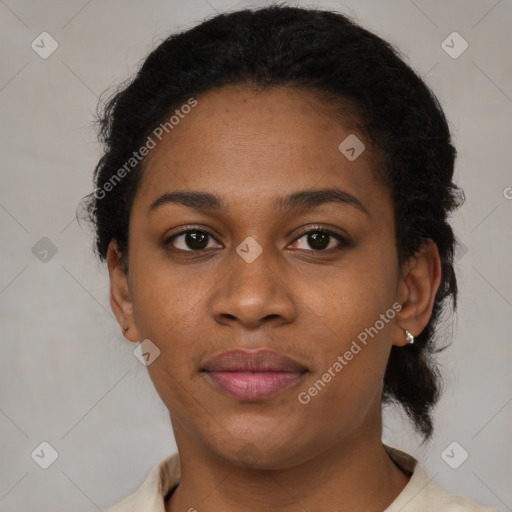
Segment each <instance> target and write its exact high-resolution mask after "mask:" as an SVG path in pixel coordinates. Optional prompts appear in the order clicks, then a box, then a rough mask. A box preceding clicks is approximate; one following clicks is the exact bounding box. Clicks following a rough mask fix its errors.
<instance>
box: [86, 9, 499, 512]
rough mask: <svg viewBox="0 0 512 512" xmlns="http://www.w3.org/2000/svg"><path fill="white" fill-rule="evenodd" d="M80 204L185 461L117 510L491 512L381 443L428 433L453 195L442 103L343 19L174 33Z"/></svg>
mask: <svg viewBox="0 0 512 512" xmlns="http://www.w3.org/2000/svg"><path fill="white" fill-rule="evenodd" d="M100 121H101V139H102V141H103V142H104V144H105V152H104V155H103V156H102V158H101V160H100V162H99V163H98V166H97V168H96V171H95V186H96V188H95V191H94V193H93V194H91V196H89V198H88V208H89V211H90V213H91V217H92V220H93V222H94V224H95V229H96V242H97V243H96V245H97V252H98V254H99V257H100V258H101V259H102V260H106V261H107V263H108V270H109V276H110V283H111V295H110V300H111V305H112V309H113V311H114V313H115V315H116V317H117V319H118V321H119V324H120V326H121V328H122V331H123V333H124V336H125V337H126V338H127V339H128V340H130V341H132V342H134V343H136V342H139V341H142V343H141V348H140V356H141V360H143V361H144V363H145V364H146V365H147V369H148V372H149V375H150V378H151V379H152V382H153V383H154V386H155V388H156V390H157V392H158V393H159V396H160V397H161V399H162V400H163V402H164V403H165V405H166V407H167V408H168V410H169V414H170V420H171V424H172V429H173V433H174V436H175V439H176V444H177V447H178V454H174V455H171V456H169V457H167V458H166V459H164V460H163V461H162V462H161V463H160V464H158V465H157V466H156V467H155V468H154V469H153V470H152V471H151V473H150V474H149V475H148V477H147V479H146V481H145V482H144V484H143V485H142V486H141V487H140V488H139V489H138V490H137V491H136V492H135V493H134V494H133V495H131V496H130V497H128V498H126V499H125V500H123V501H122V502H121V503H118V504H117V505H116V506H114V507H112V508H110V509H109V512H120V511H129V510H130V511H131V510H133V511H135V510H138V511H140V510H144V511H148V512H149V511H152V512H153V511H159V512H164V511H166V512H176V511H178V510H189V511H193V510H198V511H209V512H216V511H223V512H228V511H235V510H237V511H238V510H247V511H267V510H280V511H295V510H307V511H317V510H318V511H319V510H322V511H326V510H327V511H338V512H341V511H359V510H364V511H367V512H369V511H382V510H386V511H387V512H398V511H402V512H411V511H427V510H429V511H430V510H435V511H449V510H450V511H454V510H460V511H462V510H464V511H483V510H490V509H484V508H482V507H480V506H479V505H477V504H475V503H473V502H471V501H469V500H468V499H465V498H462V497H458V496H454V495H451V494H449V493H447V492H446V491H445V490H443V489H442V488H441V487H439V486H438V485H437V484H436V483H435V482H433V481H431V479H430V478H429V477H428V476H427V474H426V473H425V471H424V470H423V469H422V468H421V466H419V464H418V463H417V461H416V460H415V459H414V458H413V457H411V456H410V455H408V454H406V453H404V452H401V451H399V450H397V449H394V448H392V447H389V446H386V445H384V444H383V443H382V440H381V434H382V421H381V407H382V404H383V403H384V402H389V401H394V402H396V403H399V404H400V405H401V406H402V408H403V410H404V412H405V413H406V414H407V415H408V417H409V418H410V420H411V421H412V422H413V425H414V426H415V428H416V429H417V431H418V432H419V433H420V434H422V435H423V436H424V438H425V440H428V439H429V438H430V437H431V435H432V431H433V421H432V416H431V412H432V408H433V406H434V405H435V403H436V401H437V400H438V397H439V389H440V384H439V375H438V371H437V367H436V364H435V360H434V358H433V353H434V351H435V348H436V342H437V344H439V342H440V341H441V340H436V336H435V327H436V325H437V323H438V321H439V318H440V315H441V313H442V311H443V309H444V308H445V307H446V306H447V303H448V302H449V301H450V300H451V301H452V302H453V305H454V306H456V297H457V283H456V277H455V271H454V266H453V252H454V244H455V243H456V240H455V238H454V234H453V231H452V229H451V227H450V226H449V224H448V222H447V218H448V215H449V214H450V213H451V212H452V211H453V210H455V209H456V208H457V207H458V206H459V205H460V204H461V202H462V194H461V193H460V192H461V191H460V189H458V187H457V186H456V185H455V184H454V183H453V182H452V178H453V166H454V159H455V155H456V153H455V149H454V148H453V146H452V144H451V139H450V133H449V130H448V126H447V122H446V119H445V116H444V114H443V111H442V109H441V107H440V106H439V104H438V102H437V100H436V98H435V96H434V95H433V93H432V92H431V91H430V90H429V89H428V87H427V86H426V85H425V84H424V83H423V82H422V81H421V79H420V78H419V77H418V76H417V75H416V74H415V73H414V72H413V71H412V70H411V69H410V68H409V67H408V66H407V65H406V64H405V63H404V62H403V61H402V60H401V59H400V57H399V56H398V55H397V53H396V52H395V50H393V49H392V47H391V46H390V45H389V44H388V43H386V42H384V41H383V40H382V39H380V38H378V37H377V36H375V35H374V34H372V33H370V32H368V31H366V30H364V29H363V28H361V27H359V26H358V25H356V24H354V23H353V22H352V21H350V20H349V19H347V18H346V17H344V16H342V15H341V14H338V13H332V12H327V11H320V10H307V9H300V8H291V7H282V6H274V7H269V8H264V9H259V10H253V11H251V10H243V11H238V12H234V13H231V14H223V15H219V16H216V17H214V18H213V19H210V20H208V21H205V22H203V23H202V24H200V25H198V26H196V27H195V28H192V29H190V30H188V31H186V32H183V33H180V34H176V35H173V36H171V37H169V38H168V39H167V40H165V41H164V42H163V43H162V44H160V45H159V46H158V47H157V48H156V49H155V50H154V51H153V52H152V53H151V54H150V55H149V56H148V57H147V58H146V60H145V62H144V64H143V66H142V67H141V69H140V71H139V72H138V74H137V76H136V77H135V78H134V79H133V81H132V82H131V83H130V84H129V85H127V86H126V87H125V88H124V89H122V90H120V91H118V92H117V93H116V94H115V95H114V96H113V97H112V98H111V99H110V100H109V102H108V103H107V105H106V107H105V109H104V112H103V116H102V117H101V119H100Z"/></svg>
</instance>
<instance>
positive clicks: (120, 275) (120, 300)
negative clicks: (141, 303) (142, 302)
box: [107, 240, 139, 342]
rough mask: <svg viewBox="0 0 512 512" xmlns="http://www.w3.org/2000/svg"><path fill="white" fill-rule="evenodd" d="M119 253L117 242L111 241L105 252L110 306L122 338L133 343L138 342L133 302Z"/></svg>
mask: <svg viewBox="0 0 512 512" xmlns="http://www.w3.org/2000/svg"><path fill="white" fill-rule="evenodd" d="M120 258H121V253H120V252H119V250H118V247H117V242H116V241H115V240H111V241H110V244H109V246H108V250H107V265H108V273H109V277H110V306H111V307H112V311H113V312H114V315H115V316H116V318H117V321H118V323H119V325H120V326H121V329H122V332H123V336H124V337H125V338H126V339H127V340H129V341H133V342H137V341H139V336H138V332H137V327H136V326H135V320H134V315H133V302H132V297H131V293H130V287H129V284H128V272H127V271H125V270H124V269H123V268H121V266H120Z"/></svg>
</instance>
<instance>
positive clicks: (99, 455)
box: [0, 0, 512, 512]
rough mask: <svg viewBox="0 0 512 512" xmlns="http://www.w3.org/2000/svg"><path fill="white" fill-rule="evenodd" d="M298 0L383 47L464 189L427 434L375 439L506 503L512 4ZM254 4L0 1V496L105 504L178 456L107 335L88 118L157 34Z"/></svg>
mask: <svg viewBox="0 0 512 512" xmlns="http://www.w3.org/2000/svg"><path fill="white" fill-rule="evenodd" d="M293 4H295V5H307V6H319V7H327V8H332V9H337V10H340V11H341V12H344V13H347V14H349V15H352V16H354V17H355V19H356V20H358V21H359V22H360V23H362V24H363V26H365V27H367V28H369V29H371V30H374V31H375V32H377V33H378V34H379V35H381V36H382V37H384V38H385V39H387V40H389V41H390V42H391V43H393V44H395V45H396V46H397V47H398V48H399V49H400V50H401V51H402V52H403V53H404V54H405V55H406V59H407V61H408V62H409V63H410V64H411V65H412V66H413V67H414V68H415V69H416V70H417V71H418V72H419V73H420V74H421V75H423V76H424V77H425V80H426V81H427V83H428V84H430V85H431V87H432V88H433V89H434V91H435V93H436V94H437V96H438V98H439V100H440V101H441V104H442V105H443V107H444V109H445V111H446V114H447V117H448V119H449V121H450V125H451V128H452V130H453V136H454V140H455V144H456V146H457V148H458V151H459V158H458V161H457V182H458V183H459V185H460V186H462V187H463V189H464V191H465V193H466V197H467V199H466V203H465V205H464V206H463V207H462V208H461V209H460V210H459V211H458V212H457V213H456V214H455V216H454V218H453V226H454V228H455V231H456V233H457V235H458V236H459V237H460V240H461V241H462V243H463V244H464V245H463V246H462V247H461V249H460V251H459V253H458V262H457V263H458V277H459V286H460V294H461V295H460V307H459V310H458V312H457V314H456V316H455V320H454V322H451V323H450V322H448V323H446V325H445V332H446V334H447V335H448V336H450V335H452V334H453V340H454V341H453V345H452V347H451V348H450V349H449V350H447V351H446V352H445V353H444V355H443V357H442V360H441V361H442V366H443V371H444V375H445V378H446V381H445V382H446V391H445V393H444V395H443V397H442V400H441V402H440V405H439V407H438V409H437V411H436V434H435V438H434V440H433V441H432V442H431V443H430V444H429V445H428V446H423V447H420V446H419V445H420V439H419V438H418V437H416V436H414V434H413V433H412V431H411V429H410V427H408V425H407V424H406V423H405V422H404V421H403V420H402V419H400V417H399V416H398V415H397V414H396V411H393V410H391V409H390V410H387V411H386V415H385V421H386V424H385V430H384V440H385V441H386V442H388V443H389V444H392V445H394V446H397V447H399V448H402V449H405V450H408V451H409V452H410V453H412V454H413V455H415V456H416V457H417V458H419V459H420V460H421V462H422V464H423V465H424V466H425V468H426V469H427V471H428V472H429V474H430V476H432V477H433V478H434V480H435V481H436V482H437V483H439V484H441V485H443V486H444V487H445V488H447V489H448V490H450V491H451V492H454V493H458V494H462V495H465V496H467V497H469V498H471V499H473V500H476V501H478V502H480V503H482V504H485V505H487V506H494V507H497V508H499V509H500V510H512V508H511V507H512V485H511V484H512V482H511V475H512V457H511V452H512V450H511V436H510V432H511V431H512V429H511V418H512V385H511V383H512V376H511V372H510V371H509V366H510V362H511V350H512V349H511V346H512V345H511V343H510V332H511V328H512V320H511V318H512V272H511V270H510V261H511V260H512V258H511V255H512V247H511V246H512V237H511V234H512V233H511V227H510V224H511V223H510V220H511V213H512V199H510V197H512V189H511V188H510V187H511V186H512V176H511V172H510V151H509V150H510V144H511V128H510V119H511V114H512V99H511V98H512V81H511V79H512V61H511V59H510V48H511V47H512V36H511V27H512V3H511V1H510V0H501V1H497V0H481V1H472V2H468V1H462V0H461V1H448V2H447V1H444V0H436V1H425V0H415V1H412V0H386V1H381V0H359V1H353V2H348V1H346V2H334V1H325V2H316V3H311V2H309V3H306V2H294V3H293ZM293 4H292V5H293ZM259 5H264V2H251V3H248V2H238V3H237V2H233V1H227V0H225V1H222V0H208V1H206V0H188V1H186V2H177V1H163V0H160V1H157V0H153V1H145V2H136V1H123V2H121V1H110V2H99V1H97V0H92V1H86V0H74V1H66V2H64V1H46V2H35V1H32V2H29V1H14V0H0V20H1V21H0V44H1V48H2V50H1V53H2V65H1V66H0V109H1V112H2V124H1V141H2V159H1V173H2V176H1V179H2V187H1V191H0V225H1V229H2V236H1V248H2V264H1V269H0V307H1V315H2V320H1V325H2V330H1V344H2V345H1V353H2V356H1V359H0V364H1V374H0V375H1V377H0V378H1V386H0V431H1V437H0V450H1V451H0V510H1V511H14V510H16V511H29V510H37V511H38V512H46V511H52V512H61V511H68V510H71V509H72V510H75V511H77V512H78V511H88V510H103V509H105V508H107V507H108V506H110V505H112V504H113V503H115V502H117V501H119V500H120V499H122V498H124V497H125V496H127V495H128V494H130V493H131V492H133V491H134V490H135V489H136V488H137V487H138V486H139V485H140V484H141V483H142V481H143V480H144V479H145V477H146V476H147V474H148V472H149V470H150V469H151V468H152V467H153V466H154V465H155V464H156V463H157V462H159V461H160V460H161V459H163V458H164V457H165V456H167V455H169V454H171V453H174V451H175V443H174V440H173V436H172V431H171V428H170V424H169V419H168V414H167V410H166V409H165V406H164V405H163V403H162V402H161V401H160V398H159V397H158V395H157V394H156V391H154V388H153V386H152V383H151V381H150V380H149V377H148V376H147V371H146V368H145V367H144V366H143V365H142V364H141V363H140V362H139V361H138V359H136V358H135V357H134V355H133V350H134V348H135V346H136V345H134V344H131V343H129V342H127V341H126V340H124V338H123V337H122V336H121V334H120V332H119V327H118V325H117V323H116V322H115V321H114V319H113V315H112V313H111V311H110V306H109V303H108V275H107V271H106V268H105V267H103V266H101V265H99V264H98V263H97V261H96V260H95V259H94V257H93V254H92V247H91V244H92V239H91V235H90V233H88V232H87V231H86V230H85V227H84V228H81V227H80V226H79V225H78V223H77V222H76V220H75V210H76V207H77V203H78V201H79V200H80V199H81V198H82V197H83V196H84V195H85V194H87V193H88V192H90V191H91V190H92V184H91V174H92V169H93V167H94V165H95V163H96V161H97V159H98V157H99V155H100V147H99V145H98V143H97V142H96V139H95V132H94V128H93V127H92V126H91V124H90V122H91V119H92V112H93V111H94V110H95V108H96V104H97V101H98V95H99V94H100V93H102V92H103V91H104V90H105V89H107V88H108V87H110V86H112V85H113V84H114V83H119V82H121V80H123V79H126V78H128V77H129V76H131V75H132V74H133V73H134V72H135V71H136V69H137V67H138V65H139V63H140V61H141V59H142V58H143V57H144V56H145V55H146V54H147V53H148V52H149V51H150V50H151V48H153V47H154V45H156V44H157V43H158V42H159V41H160V40H161V39H162V38H164V37H165V36H166V35H167V34H168V33H169V32H171V31H174V30H176V29H183V28H188V27H191V26H193V25H195V24H196V23H197V22H199V21H200V20H202V19H203V18H204V17H206V16H209V15H211V14H214V13H215V11H216V10H217V11H225V10H228V9H233V8H235V9H239V8H242V7H244V6H259ZM43 31H47V32H49V33H50V34H51V35H52V37H53V38H55V40H56V41H57V42H58V44H59V47H58V49H57V50H56V51H55V53H53V54H52V55H51V56H50V57H49V58H47V59H42V58H41V57H40V56H39V55H38V54H37V53H36V52H35V51H34V50H33V49H32V48H31V43H32V41H33V40H34V39H36V37H37V36H38V35H39V34H40V33H41V32H43ZM453 31H457V32H459V33H460V34H461V35H462V36H463V38H464V39H465V40H467V42H468V43H469V48H468V49H467V50H466V51H465V52H464V53H463V54H462V55H461V56H460V57H458V58H456V59H454V58H452V57H450V56H449V55H448V54H447V53H446V52H445V51H444V50H443V48H442V47H441V42H442V41H443V40H445V38H446V37H447V36H448V35H449V34H450V33H451V32H453ZM507 187H508V188H507ZM507 196H508V197H507ZM43 237H47V238H48V239H50V240H51V242H52V243H53V244H54V245H55V247H56V248H57V253H56V254H55V255H53V256H52V253H51V252H49V253H48V254H47V255H46V256H45V255H44V253H42V252H41V250H43V249H44V247H45V246H44V244H45V243H46V244H47V243H48V242H40V244H43V249H41V247H40V246H37V247H39V253H38V251H37V250H35V251H34V252H36V254H34V252H33V250H32V248H33V246H34V245H35V244H36V243H37V242H38V241H39V240H40V239H41V238H43ZM37 253H38V254H37ZM45 257H46V259H47V261H41V259H43V260H44V258H45ZM507 261H508V262H509V263H508V264H507V263H506V262H507ZM43 441H46V442H48V443H50V444H51V445H52V446H53V447H54V448H55V450H56V451H57V452H58V458H57V460H56V461H55V462H54V463H53V464H52V465H51V466H50V467H49V468H48V469H42V468H41V467H39V465H37V464H36V462H35V461H34V460H33V459H32V458H31V453H32V452H33V451H34V450H35V449H36V448H37V447H38V446H39V445H40V443H41V442H43ZM453 441H456V442H457V443H459V445H460V446H461V447H462V448H463V449H465V450H466V451H467V452H468V453H469V458H468V459H467V460H466V461H465V462H464V463H463V464H462V465H460V467H458V469H452V468H451V467H450V466H449V465H448V464H447V463H446V462H445V460H443V458H442V456H441V453H442V452H443V450H444V449H445V448H446V447H447V446H448V445H449V444H450V443H452V442H453ZM461 453H462V452H461V448H459V447H457V448H456V449H455V451H454V452H452V459H453V458H454V457H455V458H457V457H460V456H461ZM453 454H454V455H453Z"/></svg>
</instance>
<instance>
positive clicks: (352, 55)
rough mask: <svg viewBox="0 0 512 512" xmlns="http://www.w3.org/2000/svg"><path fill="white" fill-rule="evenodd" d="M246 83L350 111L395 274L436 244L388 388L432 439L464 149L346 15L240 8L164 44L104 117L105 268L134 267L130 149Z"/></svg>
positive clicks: (101, 226) (404, 72) (393, 358)
mask: <svg viewBox="0 0 512 512" xmlns="http://www.w3.org/2000/svg"><path fill="white" fill-rule="evenodd" d="M243 84H245V85H248V86H250V87H253V88H258V89H260V90H264V89H265V88H267V87H273V86H287V87H294V88H301V89H305V90H308V91H311V92H314V93H316V94H318V95H319V97H321V98H322V99H324V100H325V101H326V102H327V101H328V102H329V104H330V105H331V106H332V107H333V108H334V110H333V111H336V110H337V109H338V107H339V111H343V109H345V111H346V106H347V105H349V106H350V107H352V110H353V111H355V112H356V113H357V117H356V118H357V121H358V123H360V125H359V126H360V128H361V129H362V133H364V134H365V135H366V137H367V138H368V140H369V141H371V143H372V147H373V149H374V152H375V153H376V154H377V155H378V160H377V164H378V165H375V169H374V170H373V172H374V173H375V176H376V177H377V178H378V179H379V180H381V181H382V182H383V183H384V184H385V185H386V186H387V187H388V189H389V190H390V192H391V197H392V201H393V208H394V219H395V221H394V222H395V233H396V242H395V243H396V248H397V254H398V262H397V264H398V267H399V268H400V267H401V265H402V263H403V262H405V261H406V259H407V258H409V257H410V256H413V255H415V254H416V253H417V251H418V250H419V248H420V246H421V244H422V243H423V242H424V241H425V239H427V238H430V239H432V240H433V241H434V243H435V244H436V246H437V248H438V252H439V255H440V259H441V271H442V276H441V283H440V286H439V289H438V291H437V294H436V297H435V303H434V306H433V311H432V315H431V318H430V320H429V322H428V324H427V326H426V327H425V329H424V330H423V332H421V334H419V335H418V336H417V337H416V339H415V342H414V344H412V345H407V346H405V347H402V348H398V347H396V346H393V347H392V349H391V353H390V357H389V361H388V364H387V368H386V372H385V377H384V389H383V403H395V404H398V405H400V406H402V407H403V409H404V410H405V412H406V413H407V414H408V416H409V417H410V419H411V420H412V422H413V424H414V427H415V428H416V430H417V431H418V432H419V433H421V434H423V437H424V440H428V439H429V438H430V437H431V435H432V431H433V422H432V409H433V407H434V406H435V404H436V402H437V400H438V398H439V395H440V390H441V381H440V374H439V371H438V368H437V363H436V361H435V353H436V352H438V351H439V350H440V349H439V348H436V347H435V338H434V334H435V327H436V326H437V325H438V324H439V320H440V314H441V313H442V311H443V309H444V307H445V301H446V300H447V299H449V298H451V299H452V304H453V309H454V311H455V309H456V305H457V304H456V302H457V281H456V276H455V270H454V249H455V244H456V243H457V242H456V240H455V236H454V233H453V230H452V228H451V227H450V225H449V224H448V222H447V217H448V215H449V213H450V212H451V211H453V210H455V209H456V208H458V207H459V206H460V205H461V204H462V202H463V201H464V195H463V193H462V191H461V189H459V188H458V187H457V186H456V185H455V184H454V183H453V182H452V178H453V171H454V161H455V157H456V151H455V148H454V147H453V145H452V143H451V138H450V132H449V128H448V124H447V121H446V118H445V116H444V113H443V111H442V109H441V107H440V105H439V103H438V101H437V99H436V97H435V95H434V94H433V93H432V91H431V90H430V89H429V88H428V86H427V85H426V84H425V83H424V82H423V81H422V80H421V78H420V77H419V76H418V75H417V74H416V73H415V72H414V71H413V70H412V69H411V68H410V67H409V66H408V65H407V64H406V63H405V62H404V60H403V58H402V57H401V56H400V54H399V52H398V51H397V50H396V49H394V48H393V47H392V46H391V45H390V44H389V43H387V42H386V41H384V40H382V39H381V38H379V37H378V36H376V35H375V34H373V33H371V32H369V31H367V30H365V29H363V28H362V27H360V26H359V25H357V24H356V23H355V22H353V21H352V20H351V19H349V18H347V17H346V16H344V15H342V14H340V13H337V12H331V11H326V10H317V9H303V8H296V7H289V6H286V5H273V6H269V7H265V8H260V9H244V10H240V11H235V12H231V13H225V14H219V15H217V16H214V17H212V18H210V19H208V20H206V21H204V22H202V23H200V24H199V25H197V26H195V27H193V28H191V29H189V30H186V31H183V32H181V33H177V34H173V35H171V36H169V37H168V38H167V39H165V40H164V41H163V42H161V44H159V45H158V46H157V47H156V48H155V49H154V50H153V51H152V52H151V53H150V54H149V55H148V56H147V58H146V59H145V60H144V62H143V64H142V66H141V68H140V70H139V71H138V72H137V74H136V76H135V77H134V78H133V79H131V80H129V81H128V83H125V84H122V85H121V86H120V87H118V88H117V89H116V90H115V92H114V93H113V95H111V97H110V98H109V99H108V100H106V101H105V102H103V105H102V110H99V113H98V118H97V121H98V124H99V139H100V141H101V142H102V143H103V146H104V153H103V156H102V157H101V159H100V160H99V162H98V164H97V166H96V168H95V171H94V180H95V187H96V188H95V191H94V192H93V193H91V194H89V195H88V196H87V197H86V198H84V203H85V209H86V212H87V215H88V219H89V220H90V221H92V222H93V225H94V229H95V234H96V251H97V254H98V256H99V258H100V260H102V261H104V260H105V258H106V253H107V248H108V245H109V243H110V241H111V240H112V239H115V240H116V241H117V243H118V247H119V250H120V252H121V254H122V263H123V262H124V263H123V264H124V265H126V264H127V254H128V222H129V214H130V208H131V204H132V201H133V198H134V195H135V192H136V190H137V186H138V183H139V181H140V178H141V174H142V171H143V164H144V159H142V160H141V161H140V162H137V163H136V165H134V167H133V169H132V170H130V172H124V173H122V175H123V176H122V178H123V179H122V180H120V179H117V178H119V174H117V176H115V175H116V173H118V171H119V170H120V169H121V168H122V167H123V165H125V164H126V162H127V161H128V160H129V159H130V158H131V157H132V156H133V152H134V151H135V150H136V149H137V148H139V147H141V146H142V145H143V143H144V141H145V140H146V139H147V137H148V135H149V134H150V133H151V132H152V130H153V129H154V128H155V127H156V126H158V125H159V124H160V123H162V122H163V121H164V120H166V119H168V118H169V116H170V115H171V114H172V112H173V111H174V112H176V110H175V109H177V108H178V107H180V106H182V105H184V104H186V103H187V101H188V102H190V98H191V97H193V96H195V97H197V96H199V95H200V94H201V93H205V92H207V91H211V90H213V89H216V88H220V87H223V86H225V85H243ZM101 103H102V102H100V104H101ZM100 104H99V105H98V108H99V109H100ZM125 169H126V167H125ZM116 179H117V181H115V180H116ZM113 180H114V181H113ZM106 191H108V193H106ZM125 268H126V267H125ZM443 348H445V347H443Z"/></svg>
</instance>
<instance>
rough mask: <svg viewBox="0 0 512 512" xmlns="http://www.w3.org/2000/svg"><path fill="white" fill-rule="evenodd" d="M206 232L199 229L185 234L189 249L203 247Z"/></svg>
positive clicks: (204, 245)
mask: <svg viewBox="0 0 512 512" xmlns="http://www.w3.org/2000/svg"><path fill="white" fill-rule="evenodd" d="M205 241H206V233H202V232H201V231H194V232H192V233H187V234H186V235H185V242H186V244H187V245H188V246H189V247H190V248H191V249H204V247H206V245H208V244H205V243H204V242H205Z"/></svg>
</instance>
